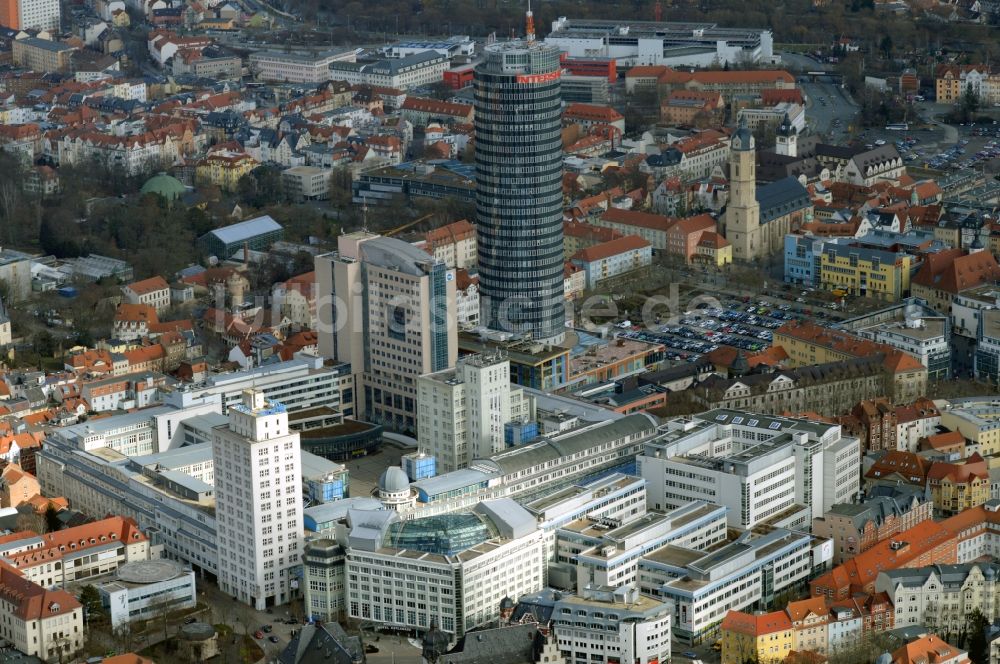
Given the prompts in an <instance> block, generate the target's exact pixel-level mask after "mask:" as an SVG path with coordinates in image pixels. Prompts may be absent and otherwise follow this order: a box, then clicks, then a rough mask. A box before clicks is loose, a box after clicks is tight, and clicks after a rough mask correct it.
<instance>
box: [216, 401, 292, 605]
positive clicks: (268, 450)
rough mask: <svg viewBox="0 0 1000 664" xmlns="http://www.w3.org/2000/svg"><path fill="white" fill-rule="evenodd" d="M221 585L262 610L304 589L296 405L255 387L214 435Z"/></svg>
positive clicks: (225, 589)
mask: <svg viewBox="0 0 1000 664" xmlns="http://www.w3.org/2000/svg"><path fill="white" fill-rule="evenodd" d="M212 447H213V459H214V465H215V468H216V469H217V470H216V472H215V504H216V520H217V527H218V544H219V588H220V589H221V590H222V591H223V592H225V593H227V594H229V595H231V596H233V597H236V598H238V599H239V600H240V601H242V602H246V603H248V604H251V605H252V606H254V607H255V608H257V609H258V610H262V609H265V608H267V607H270V606H274V605H281V604H286V603H288V602H289V601H291V600H292V599H294V598H295V597H297V596H298V589H299V578H298V577H299V571H300V568H301V560H300V556H301V553H302V480H301V475H302V466H301V461H300V459H299V434H298V433H295V432H292V431H290V430H289V428H288V413H287V411H286V410H285V407H284V406H282V405H281V404H280V403H277V402H267V401H265V399H264V394H263V393H262V392H257V391H254V390H247V391H246V392H244V394H243V403H242V404H239V405H236V406H233V407H231V408H230V409H229V424H228V426H222V427H218V428H216V429H215V436H214V440H213V441H212Z"/></svg>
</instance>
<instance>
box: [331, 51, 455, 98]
mask: <svg viewBox="0 0 1000 664" xmlns="http://www.w3.org/2000/svg"><path fill="white" fill-rule="evenodd" d="M450 67H451V60H449V59H448V57H447V56H445V55H441V54H440V53H437V52H436V51H433V50H427V51H422V52H420V53H412V54H410V55H405V56H403V57H400V58H389V59H386V60H378V61H376V62H353V61H340V62H333V63H330V78H332V79H333V80H335V81H346V82H347V83H350V84H351V85H378V86H382V87H388V88H395V89H397V90H412V89H413V88H419V87H422V86H424V85H431V84H433V83H439V82H440V81H441V77H442V75H443V74H444V72H445V71H446V70H447V69H449V68H450Z"/></svg>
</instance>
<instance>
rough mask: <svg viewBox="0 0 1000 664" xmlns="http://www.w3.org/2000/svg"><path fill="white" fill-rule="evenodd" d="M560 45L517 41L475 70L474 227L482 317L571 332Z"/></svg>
mask: <svg viewBox="0 0 1000 664" xmlns="http://www.w3.org/2000/svg"><path fill="white" fill-rule="evenodd" d="M559 72H560V70H559V50H558V49H556V48H554V47H552V46H546V45H544V44H540V43H528V42H522V41H512V42H504V43H496V44H491V45H489V46H487V47H486V50H485V53H484V59H483V61H482V62H481V63H480V64H479V65H478V66H477V67H476V77H475V108H476V120H475V123H476V230H477V241H478V250H479V297H480V320H481V322H482V324H484V325H486V326H487V327H489V328H490V329H494V330H503V331H507V332H513V333H518V334H527V335H528V336H530V338H532V339H536V340H546V341H554V342H557V341H560V340H561V339H562V336H563V334H564V322H565V309H564V306H565V305H564V299H563V230H562V216H563V213H562V142H561V136H560V129H561V115H562V108H561V106H562V103H561V99H560V94H559Z"/></svg>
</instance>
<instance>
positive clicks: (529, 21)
mask: <svg viewBox="0 0 1000 664" xmlns="http://www.w3.org/2000/svg"><path fill="white" fill-rule="evenodd" d="M524 38H525V40H526V41H527V42H528V43H529V44H533V43H534V42H535V15H534V14H532V13H531V0H528V11H527V12H525V14H524Z"/></svg>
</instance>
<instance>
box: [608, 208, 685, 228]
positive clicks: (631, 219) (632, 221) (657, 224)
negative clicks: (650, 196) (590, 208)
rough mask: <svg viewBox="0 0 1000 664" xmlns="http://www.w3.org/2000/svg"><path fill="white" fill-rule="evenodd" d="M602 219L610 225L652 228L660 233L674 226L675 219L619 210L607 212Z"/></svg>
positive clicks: (650, 213)
mask: <svg viewBox="0 0 1000 664" xmlns="http://www.w3.org/2000/svg"><path fill="white" fill-rule="evenodd" d="M601 219H603V220H604V221H607V222H610V223H615V224H625V225H628V226H637V227H640V228H650V229H653V230H658V231H665V230H667V229H668V228H669V227H670V226H671V225H672V224H673V219H671V218H670V217H665V216H663V215H662V214H653V213H652V212H639V211H637V210H620V209H618V208H610V209H608V210H606V211H605V212H604V213H603V214H602V215H601Z"/></svg>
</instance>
